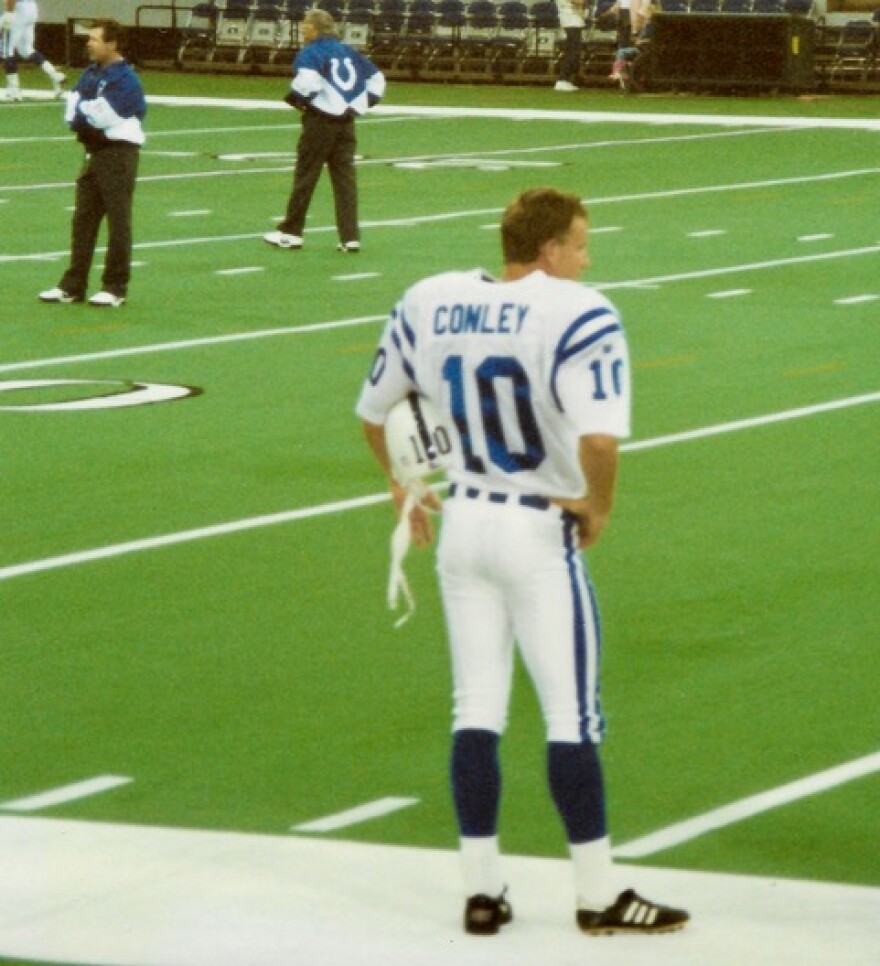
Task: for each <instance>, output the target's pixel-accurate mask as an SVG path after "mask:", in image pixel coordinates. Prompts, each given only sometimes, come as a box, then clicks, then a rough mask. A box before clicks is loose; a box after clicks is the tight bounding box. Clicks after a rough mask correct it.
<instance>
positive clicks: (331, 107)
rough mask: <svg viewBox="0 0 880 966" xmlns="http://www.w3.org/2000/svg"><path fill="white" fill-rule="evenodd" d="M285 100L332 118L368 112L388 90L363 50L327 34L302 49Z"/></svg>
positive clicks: (382, 77)
mask: <svg viewBox="0 0 880 966" xmlns="http://www.w3.org/2000/svg"><path fill="white" fill-rule="evenodd" d="M293 69H294V78H293V82H292V84H291V85H290V88H291V89H290V93H289V94H288V95H287V97H286V98H285V100H286V101H287V102H288V103H289V104H291V105H292V106H294V107H297V108H300V109H304V108H312V109H313V110H316V111H320V112H321V113H322V114H329V115H330V116H332V117H353V116H354V115H356V114H366V113H367V111H368V110H369V108H371V107H372V106H373V105H374V104H376V103H377V102H378V101H379V98H381V97H382V95H383V94H384V93H385V77H384V76H383V75H382V73H381V72H380V71H379V69H378V68H377V67H376V65H375V64H374V63H373V62H372V61H370V60H368V59H367V58H366V57H364V55H363V54H362V53H360V51H357V50H355V49H354V48H353V47H349V46H347V45H346V44H343V43H342V42H341V41H339V40H337V38H336V37H332V36H329V35H324V36H322V37H318V38H317V40H313V41H312V42H311V43H310V44H306V46H305V47H303V49H302V50H301V51H300V52H299V54H298V56H297V58H296V60H295V61H294V63H293Z"/></svg>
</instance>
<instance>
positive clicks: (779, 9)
mask: <svg viewBox="0 0 880 966" xmlns="http://www.w3.org/2000/svg"><path fill="white" fill-rule="evenodd" d="M782 2H783V0H754V3H753V4H752V13H760V14H773V15H776V16H779V15H780V14H783V13H785V10H784V9H783V6H782Z"/></svg>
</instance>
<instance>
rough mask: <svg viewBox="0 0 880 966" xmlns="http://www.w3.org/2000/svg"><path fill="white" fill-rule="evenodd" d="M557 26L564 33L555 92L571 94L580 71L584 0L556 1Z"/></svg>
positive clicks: (575, 86)
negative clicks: (557, 11)
mask: <svg viewBox="0 0 880 966" xmlns="http://www.w3.org/2000/svg"><path fill="white" fill-rule="evenodd" d="M557 6H558V8H559V25H560V26H561V27H562V29H563V31H564V32H565V44H564V46H563V48H562V59H561V60H560V61H559V80H557V81H556V87H555V90H557V91H565V92H571V91H576V90H577V89H578V83H577V82H578V80H579V79H580V70H581V38H582V35H583V30H584V25H585V22H584V0H558V3H557Z"/></svg>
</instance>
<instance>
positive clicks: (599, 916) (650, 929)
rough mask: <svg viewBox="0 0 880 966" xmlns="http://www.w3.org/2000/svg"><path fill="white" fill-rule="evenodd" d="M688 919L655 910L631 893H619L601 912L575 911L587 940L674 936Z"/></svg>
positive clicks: (678, 913) (673, 912) (666, 909)
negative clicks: (624, 934)
mask: <svg viewBox="0 0 880 966" xmlns="http://www.w3.org/2000/svg"><path fill="white" fill-rule="evenodd" d="M689 919H690V916H689V915H688V914H687V913H686V912H685V911H684V910H683V909H670V908H669V907H668V906H658V905H657V903H656V902H651V901H650V900H648V899H643V898H642V897H641V896H640V895H637V894H636V893H635V892H634V891H633V890H632V889H627V890H626V892H621V893H620V895H619V896H618V897H617V900H616V901H615V903H614V905H613V906H609V907H608V908H607V909H605V910H603V911H602V912H591V911H590V910H588V909H578V912H577V924H578V927H579V928H580V929H581V931H582V932H585V933H589V934H590V935H591V936H610V935H612V934H613V933H616V932H630V933H660V932H675V931H676V930H678V929H684V927H685V924H686V923H687V922H688V920H689Z"/></svg>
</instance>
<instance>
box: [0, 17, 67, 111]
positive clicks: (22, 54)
mask: <svg viewBox="0 0 880 966" xmlns="http://www.w3.org/2000/svg"><path fill="white" fill-rule="evenodd" d="M4 3H5V9H4V11H3V25H2V40H3V43H2V46H3V50H2V53H3V67H4V70H5V71H6V100H8V101H20V100H21V99H22V93H21V81H20V79H19V76H18V65H19V58H21V60H22V61H27V62H29V63H31V64H36V65H37V67H39V68H40V69H41V70H42V71H43V73H44V74H46V76H47V77H48V78H49V80H50V81H52V90H53V91H54V92H55V94H56V96H60V94H61V85H62V84H63V83H64V81H65V80H66V78H65V76H64V74H62V73H61V71H60V70H58V69H57V68H56V67H55V65H54V64H52V63H50V62H49V61H48V60H46V58H45V57H44V56H43V55H42V54H41V53H40V52H39V51H38V50H37V49H36V48H35V47H34V34H35V32H36V26H37V17H38V15H39V14H38V11H37V4H36V2H35V0H4Z"/></svg>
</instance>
